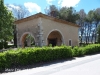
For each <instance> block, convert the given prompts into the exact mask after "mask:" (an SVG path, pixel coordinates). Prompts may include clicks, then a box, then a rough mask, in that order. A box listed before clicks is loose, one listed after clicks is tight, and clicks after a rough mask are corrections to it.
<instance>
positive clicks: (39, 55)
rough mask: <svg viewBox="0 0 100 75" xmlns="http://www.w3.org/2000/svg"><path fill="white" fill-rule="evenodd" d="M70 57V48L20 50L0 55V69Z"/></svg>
mask: <svg viewBox="0 0 100 75" xmlns="http://www.w3.org/2000/svg"><path fill="white" fill-rule="evenodd" d="M71 57H72V51H71V47H67V46H61V47H57V46H56V47H41V48H39V47H36V48H24V49H22V48H20V49H18V50H9V51H5V52H3V53H0V69H4V68H10V67H12V66H15V67H16V66H18V65H20V66H21V65H29V64H33V63H38V62H48V61H52V60H57V59H66V58H71Z"/></svg>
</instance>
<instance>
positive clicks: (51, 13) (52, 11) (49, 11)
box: [45, 5, 59, 17]
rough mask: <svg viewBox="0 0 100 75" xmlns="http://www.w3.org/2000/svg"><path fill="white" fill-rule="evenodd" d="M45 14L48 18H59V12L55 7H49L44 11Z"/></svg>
mask: <svg viewBox="0 0 100 75" xmlns="http://www.w3.org/2000/svg"><path fill="white" fill-rule="evenodd" d="M45 13H46V14H47V15H49V16H53V17H59V10H58V8H57V7H56V6H55V5H50V6H49V9H47V8H46V9H45Z"/></svg>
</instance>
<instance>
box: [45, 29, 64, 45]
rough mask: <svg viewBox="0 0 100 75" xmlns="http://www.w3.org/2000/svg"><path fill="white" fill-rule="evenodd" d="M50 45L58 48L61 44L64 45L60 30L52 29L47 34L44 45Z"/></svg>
mask: <svg viewBox="0 0 100 75" xmlns="http://www.w3.org/2000/svg"><path fill="white" fill-rule="evenodd" d="M50 41H51V42H50ZM53 41H54V42H53ZM52 43H54V44H55V45H58V46H60V45H61V44H64V36H63V34H62V32H61V31H60V30H58V29H53V30H51V31H50V32H49V33H48V35H47V38H46V45H49V44H52ZM52 45H53V44H52ZM55 45H53V46H55Z"/></svg>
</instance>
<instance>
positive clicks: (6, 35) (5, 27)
mask: <svg viewBox="0 0 100 75" xmlns="http://www.w3.org/2000/svg"><path fill="white" fill-rule="evenodd" d="M13 22H14V17H13V15H12V12H11V11H9V10H8V9H7V7H6V6H4V2H3V0H0V41H8V40H11V39H12V38H13V26H14V24H13Z"/></svg>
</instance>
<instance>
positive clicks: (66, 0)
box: [58, 0, 80, 7]
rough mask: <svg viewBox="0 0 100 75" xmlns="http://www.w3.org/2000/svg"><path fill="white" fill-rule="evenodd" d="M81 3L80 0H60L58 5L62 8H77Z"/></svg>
mask: <svg viewBox="0 0 100 75" xmlns="http://www.w3.org/2000/svg"><path fill="white" fill-rule="evenodd" d="M79 2H80V0H58V5H60V6H61V7H65V6H66V7H71V6H72V7H75V6H77V4H78V3H79Z"/></svg>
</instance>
